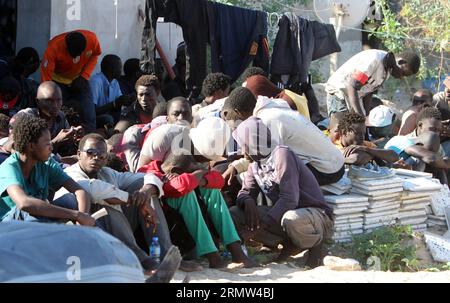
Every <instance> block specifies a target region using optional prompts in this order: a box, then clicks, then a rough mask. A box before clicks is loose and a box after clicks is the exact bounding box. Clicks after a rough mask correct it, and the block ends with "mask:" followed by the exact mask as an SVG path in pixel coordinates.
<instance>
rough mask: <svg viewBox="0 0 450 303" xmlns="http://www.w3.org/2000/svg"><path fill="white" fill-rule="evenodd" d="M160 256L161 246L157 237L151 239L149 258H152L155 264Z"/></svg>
mask: <svg viewBox="0 0 450 303" xmlns="http://www.w3.org/2000/svg"><path fill="white" fill-rule="evenodd" d="M160 255H161V246H159V241H158V237H153V238H152V243H151V244H150V257H152V258H153V259H154V260H155V261H156V262H159V261H160V260H159V257H160Z"/></svg>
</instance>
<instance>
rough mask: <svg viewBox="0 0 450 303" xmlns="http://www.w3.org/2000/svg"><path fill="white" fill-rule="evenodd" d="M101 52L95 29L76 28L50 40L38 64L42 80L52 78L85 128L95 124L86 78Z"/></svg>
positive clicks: (92, 104) (87, 78)
mask: <svg viewBox="0 0 450 303" xmlns="http://www.w3.org/2000/svg"><path fill="white" fill-rule="evenodd" d="M101 53H102V50H101V48H100V43H99V41H98V39H97V36H96V35H95V33H93V32H90V31H87V30H77V31H73V32H68V33H63V34H60V35H58V36H56V37H54V38H53V39H52V40H50V41H49V43H48V47H47V50H46V51H45V54H44V58H43V60H42V64H41V78H42V81H55V82H56V83H58V85H59V86H60V87H61V90H62V92H63V101H64V104H66V105H67V106H69V107H72V108H74V109H75V110H77V111H78V112H79V113H80V118H81V123H82V124H83V126H84V127H85V128H86V130H87V131H88V132H90V131H93V130H95V128H96V116H95V105H94V103H93V101H92V97H91V90H90V87H89V81H88V80H89V78H90V77H91V74H92V72H93V71H94V69H95V66H96V64H97V60H98V57H99V56H100V54H101Z"/></svg>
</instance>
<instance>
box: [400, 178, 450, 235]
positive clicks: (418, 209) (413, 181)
mask: <svg viewBox="0 0 450 303" xmlns="http://www.w3.org/2000/svg"><path fill="white" fill-rule="evenodd" d="M403 187H404V192H403V195H402V198H401V200H402V203H401V208H400V215H399V224H401V225H411V226H412V228H413V230H414V231H425V230H426V229H427V227H430V226H435V225H438V226H446V221H445V217H444V213H443V212H442V213H439V214H438V213H437V210H436V207H432V208H433V214H431V213H429V211H428V213H427V206H429V205H430V204H431V202H432V199H433V198H432V197H433V196H435V195H436V194H439V193H440V191H441V189H442V186H441V184H440V183H439V181H438V180H434V179H432V178H431V177H429V176H424V177H418V178H412V176H408V177H406V178H405V179H404V182H403ZM431 206H433V205H431Z"/></svg>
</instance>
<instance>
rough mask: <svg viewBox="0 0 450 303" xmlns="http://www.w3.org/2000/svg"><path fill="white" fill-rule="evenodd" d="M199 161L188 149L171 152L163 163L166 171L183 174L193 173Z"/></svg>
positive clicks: (162, 166)
mask: <svg viewBox="0 0 450 303" xmlns="http://www.w3.org/2000/svg"><path fill="white" fill-rule="evenodd" d="M198 167H199V163H197V161H196V160H195V158H194V156H192V155H191V154H190V153H189V152H188V151H187V150H183V151H178V152H177V153H171V154H170V155H169V156H168V157H167V158H166V160H164V162H163V163H162V165H161V168H162V170H163V171H164V173H166V174H168V173H170V174H179V175H181V174H183V173H192V172H194V171H195V170H196V169H198Z"/></svg>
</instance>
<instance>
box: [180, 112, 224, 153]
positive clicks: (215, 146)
mask: <svg viewBox="0 0 450 303" xmlns="http://www.w3.org/2000/svg"><path fill="white" fill-rule="evenodd" d="M189 137H190V138H191V141H192V143H193V144H194V147H195V149H196V150H197V151H198V152H199V153H200V154H201V155H202V156H204V157H206V158H208V159H210V160H212V161H217V160H219V159H220V158H221V157H222V156H223V154H224V151H225V147H226V146H227V144H228V142H229V141H230V138H231V130H230V127H229V126H228V125H227V124H226V123H225V121H223V120H222V119H220V118H217V117H208V118H205V119H203V120H202V121H200V123H199V124H198V125H197V127H196V128H192V129H191V130H190V131H189Z"/></svg>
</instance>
